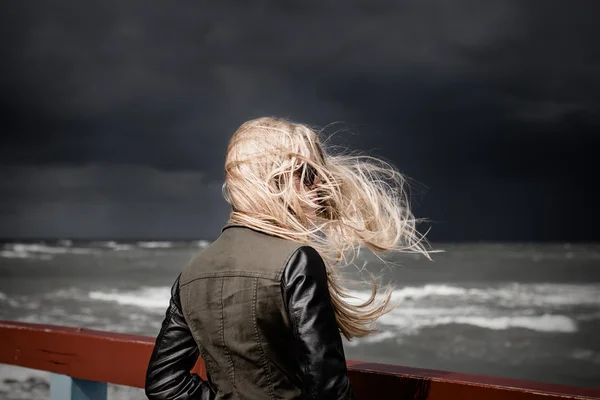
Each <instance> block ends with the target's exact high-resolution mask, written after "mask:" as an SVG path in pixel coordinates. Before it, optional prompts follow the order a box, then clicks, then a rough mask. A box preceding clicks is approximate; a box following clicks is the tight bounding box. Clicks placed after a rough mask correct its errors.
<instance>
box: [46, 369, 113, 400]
mask: <svg viewBox="0 0 600 400" xmlns="http://www.w3.org/2000/svg"><path fill="white" fill-rule="evenodd" d="M50 400H106V382H96V381H88V380H86V379H77V378H71V377H70V376H68V375H62V374H55V373H51V374H50Z"/></svg>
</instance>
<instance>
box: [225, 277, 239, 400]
mask: <svg viewBox="0 0 600 400" xmlns="http://www.w3.org/2000/svg"><path fill="white" fill-rule="evenodd" d="M224 286H225V278H224V277H223V278H221V341H222V343H223V349H224V350H225V355H226V356H227V358H228V359H229V366H230V371H228V375H229V377H230V379H231V386H232V387H233V390H234V391H235V392H237V389H236V387H235V368H234V366H233V359H232V358H231V353H230V352H229V349H228V348H227V345H226V344H225V305H224V304H223V287H224Z"/></svg>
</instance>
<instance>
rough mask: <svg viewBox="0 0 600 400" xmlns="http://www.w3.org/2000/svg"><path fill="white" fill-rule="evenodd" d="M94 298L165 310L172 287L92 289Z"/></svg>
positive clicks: (90, 294) (89, 294) (91, 297)
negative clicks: (113, 289)
mask: <svg viewBox="0 0 600 400" xmlns="http://www.w3.org/2000/svg"><path fill="white" fill-rule="evenodd" d="M88 297H89V298H90V299H92V300H101V301H111V302H116V303H118V304H121V305H130V306H137V307H142V308H147V309H154V310H155V309H160V310H164V309H166V307H167V306H168V305H169V299H170V297H171V288H170V287H168V286H159V287H143V288H140V289H138V290H133V291H110V292H104V291H92V292H90V293H88Z"/></svg>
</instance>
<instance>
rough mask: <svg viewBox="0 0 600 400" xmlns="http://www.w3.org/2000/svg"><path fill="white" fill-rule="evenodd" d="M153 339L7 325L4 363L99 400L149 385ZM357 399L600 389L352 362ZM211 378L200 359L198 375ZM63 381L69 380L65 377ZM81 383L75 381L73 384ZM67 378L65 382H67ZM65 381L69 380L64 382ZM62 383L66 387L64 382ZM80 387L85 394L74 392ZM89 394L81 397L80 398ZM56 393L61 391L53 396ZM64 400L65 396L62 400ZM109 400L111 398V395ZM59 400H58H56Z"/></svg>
mask: <svg viewBox="0 0 600 400" xmlns="http://www.w3.org/2000/svg"><path fill="white" fill-rule="evenodd" d="M153 345H154V338H151V337H146V336H136V335H128V334H119V333H110V332H102V331H95V330H90V329H82V328H68V327H63V326H52V325H40V324H28V323H20V322H12V321H0V363H5V364H12V365H18V366H22V367H27V368H34V369H39V370H45V371H50V372H52V373H54V374H58V375H53V381H52V382H51V383H52V389H51V391H56V390H59V389H57V388H56V387H55V385H61V384H63V385H65V387H67V388H66V389H64V390H65V392H64V393H68V394H67V395H64V394H60V396H63V397H60V398H71V399H80V398H82V399H90V400H100V399H105V397H91V396H93V395H94V393H96V396H98V395H99V396H102V393H103V392H102V391H103V390H104V391H106V388H105V386H104V389H102V385H101V384H94V383H87V382H86V381H93V382H109V383H115V384H119V385H127V386H134V387H140V388H141V387H143V386H144V377H145V372H146V366H147V364H148V360H149V359H150V354H151V352H152V346H153ZM348 369H349V376H350V380H351V383H352V386H353V387H354V391H355V392H356V395H357V397H358V399H363V400H367V399H373V398H377V399H387V398H390V399H392V398H394V399H400V398H401V399H418V400H454V399H463V400H470V399H472V400H475V399H478V400H479V399H486V400H500V399H509V400H549V399H600V389H597V388H580V387H570V386H564V385H552V384H544V383H537V382H527V381H521V380H515V379H503V378H492V377H485V376H478V375H468V374H459V373H454V372H445V371H436V370H424V369H418V368H408V367H401V366H394V365H386V364H376V363H365V362H360V361H348ZM194 371H195V372H197V373H198V374H199V375H201V376H203V377H206V375H205V371H204V365H203V364H202V362H201V360H199V362H198V364H196V367H195V368H194ZM61 376H64V378H62V377H61ZM69 377H70V378H74V379H72V380H71V381H69V380H68V378H69ZM65 378H67V379H66V380H64V379H65ZM61 379H63V381H61ZM61 382H62V383H61ZM74 386H78V388H76V389H73V387H74ZM81 388H83V392H84V393H82V395H85V396H87V397H74V395H73V393H74V392H77V390H79V389H81ZM94 391H97V392H94ZM53 393H55V392H53ZM57 396H58V394H57ZM104 396H106V394H105V393H104ZM56 398H58V397H56Z"/></svg>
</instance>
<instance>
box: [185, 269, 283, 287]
mask: <svg viewBox="0 0 600 400" xmlns="http://www.w3.org/2000/svg"><path fill="white" fill-rule="evenodd" d="M282 270H283V269H282ZM236 276H241V277H246V278H266V279H272V280H277V277H278V274H276V273H275V274H274V273H266V272H255V271H236V270H229V271H220V272H203V273H201V274H198V275H196V276H194V277H193V278H190V280H189V281H185V282H181V283H180V285H181V286H185V285H189V284H190V283H192V282H194V281H197V280H200V279H207V278H224V277H229V278H231V277H236ZM279 276H280V275H279Z"/></svg>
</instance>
